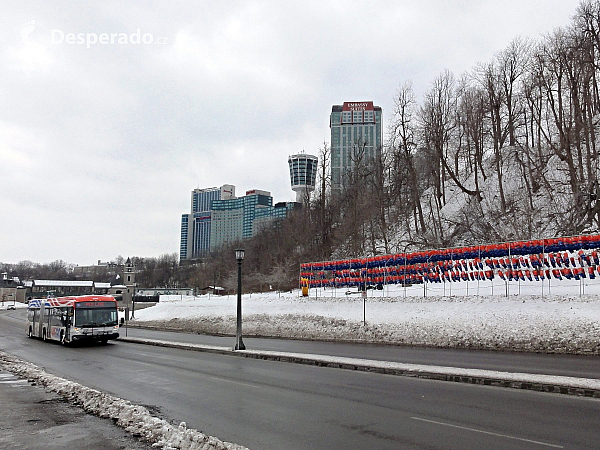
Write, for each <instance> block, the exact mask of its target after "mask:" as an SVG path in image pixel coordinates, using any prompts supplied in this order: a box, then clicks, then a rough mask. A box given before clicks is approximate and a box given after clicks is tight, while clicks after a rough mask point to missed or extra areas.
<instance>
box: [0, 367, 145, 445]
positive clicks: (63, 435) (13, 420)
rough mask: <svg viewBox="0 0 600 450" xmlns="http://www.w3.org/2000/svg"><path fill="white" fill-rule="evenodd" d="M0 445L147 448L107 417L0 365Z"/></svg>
mask: <svg viewBox="0 0 600 450" xmlns="http://www.w3.org/2000/svg"><path fill="white" fill-rule="evenodd" d="M0 405H2V408H1V410H0V448H2V449H3V450H23V449H29V450H38V449H39V450H64V449H65V448H69V447H73V448H75V447H81V443H82V442H84V443H85V448H102V449H104V450H119V449H121V450H122V449H132V450H141V449H150V448H152V447H151V446H150V445H148V444H145V443H143V442H141V441H139V440H137V439H135V438H134V437H133V436H132V435H131V434H130V433H127V432H126V431H125V430H123V429H121V428H119V427H117V426H116V425H113V424H112V422H111V421H109V420H106V419H101V418H99V417H96V416H92V415H90V414H87V413H85V412H84V411H83V409H81V408H79V407H76V406H72V405H70V404H69V403H68V402H67V401H66V400H64V399H63V398H62V397H60V396H59V395H58V394H56V393H54V392H46V391H45V390H44V389H43V388H42V387H40V386H36V385H33V384H29V383H28V382H27V380H26V379H25V378H20V377H18V376H16V375H13V374H12V373H9V372H6V371H4V370H1V369H0Z"/></svg>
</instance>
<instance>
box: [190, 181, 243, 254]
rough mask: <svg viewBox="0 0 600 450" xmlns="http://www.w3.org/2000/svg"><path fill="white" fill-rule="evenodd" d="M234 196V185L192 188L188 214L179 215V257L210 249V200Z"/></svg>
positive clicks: (206, 251)
mask: <svg viewBox="0 0 600 450" xmlns="http://www.w3.org/2000/svg"><path fill="white" fill-rule="evenodd" d="M231 198H235V186H233V185H231V184H224V185H223V186H221V187H220V188H216V187H213V188H207V189H194V190H193V191H192V202H191V203H192V204H191V212H190V214H182V215H181V243H180V246H179V258H180V259H182V260H183V259H195V258H199V257H201V256H203V255H205V254H206V253H208V252H209V250H210V235H211V228H212V226H211V225H212V222H211V216H212V209H211V207H212V202H213V201H214V200H228V199H231Z"/></svg>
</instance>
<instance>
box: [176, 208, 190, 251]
mask: <svg viewBox="0 0 600 450" xmlns="http://www.w3.org/2000/svg"><path fill="white" fill-rule="evenodd" d="M189 222H190V214H182V215H181V241H180V242H181V243H180V245H179V259H188V236H189V234H188V233H189Z"/></svg>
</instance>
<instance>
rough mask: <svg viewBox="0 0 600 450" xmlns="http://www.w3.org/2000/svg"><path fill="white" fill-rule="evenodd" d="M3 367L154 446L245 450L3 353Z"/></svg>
mask: <svg viewBox="0 0 600 450" xmlns="http://www.w3.org/2000/svg"><path fill="white" fill-rule="evenodd" d="M0 366H2V368H3V369H5V370H7V371H9V372H12V373H14V374H17V375H20V376H23V377H26V378H27V379H28V380H29V381H32V382H35V383H38V384H41V385H43V386H44V387H45V388H46V389H48V390H50V391H53V392H56V393H58V394H59V395H61V396H62V397H64V398H66V399H68V400H69V401H70V402H72V403H74V404H77V405H79V406H81V407H82V408H83V409H84V410H85V411H86V412H88V413H91V414H94V415H96V416H99V417H103V418H110V419H113V420H114V421H115V423H116V424H117V425H118V426H120V427H122V428H124V429H125V430H126V431H128V432H130V433H132V434H134V435H135V436H140V437H141V438H142V439H144V440H145V441H147V442H150V443H152V446H153V447H156V448H162V449H163V450H175V449H178V450H200V449H202V450H213V449H214V450H226V449H227V450H229V449H244V448H245V447H242V446H240V445H237V444H232V443H228V442H223V441H220V440H219V439H217V438H215V437H212V436H207V435H205V434H203V433H201V432H199V431H197V430H194V429H189V428H187V427H186V425H185V422H182V423H181V424H180V425H179V426H173V425H171V424H169V423H168V422H166V421H165V420H163V419H159V418H158V417H155V416H153V415H152V414H150V412H149V411H148V410H147V409H146V408H145V407H143V406H139V405H134V404H132V403H131V402H129V401H127V400H123V399H121V398H118V397H114V396H112V395H109V394H106V393H104V392H100V391H97V390H95V389H90V388H88V387H85V386H82V385H81V384H78V383H75V382H73V381H69V380H66V379H64V378H60V377H57V376H55V375H51V374H49V373H47V372H45V371H44V370H42V369H41V368H39V367H38V366H36V365H34V364H31V363H28V362H26V361H23V360H21V359H19V358H17V357H15V356H12V355H9V354H7V353H5V352H2V351H0Z"/></svg>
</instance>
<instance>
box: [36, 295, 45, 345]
mask: <svg viewBox="0 0 600 450" xmlns="http://www.w3.org/2000/svg"><path fill="white" fill-rule="evenodd" d="M41 303H42V304H41V306H40V315H39V317H38V318H39V324H38V333H37V335H38V337H42V329H43V328H44V322H45V321H46V306H45V305H44V302H41Z"/></svg>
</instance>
